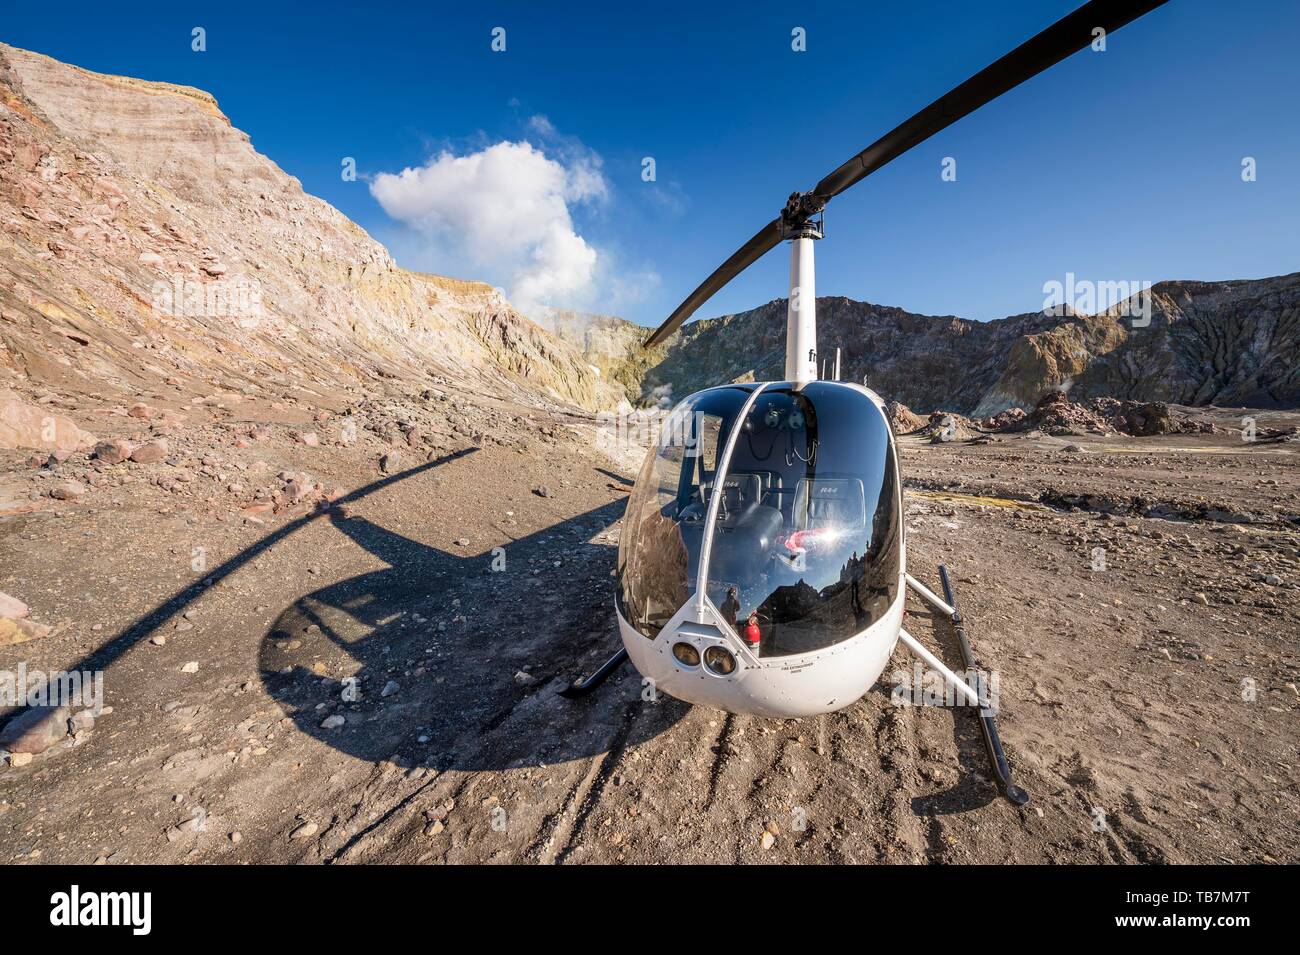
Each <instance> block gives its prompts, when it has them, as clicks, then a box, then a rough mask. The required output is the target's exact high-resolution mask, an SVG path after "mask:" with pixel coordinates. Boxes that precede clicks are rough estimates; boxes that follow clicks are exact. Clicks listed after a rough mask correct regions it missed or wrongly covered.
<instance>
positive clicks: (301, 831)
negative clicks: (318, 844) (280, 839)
mask: <svg viewBox="0 0 1300 955" xmlns="http://www.w3.org/2000/svg"><path fill="white" fill-rule="evenodd" d="M318 829H320V826H318V825H316V823H314V822H304V823H303V824H302V825H301V826H299V827H298V828H296V829H294V830H293V832H291V833H289V838H290V839H310V838H311V837H312V836H314V835H316V832H317V830H318Z"/></svg>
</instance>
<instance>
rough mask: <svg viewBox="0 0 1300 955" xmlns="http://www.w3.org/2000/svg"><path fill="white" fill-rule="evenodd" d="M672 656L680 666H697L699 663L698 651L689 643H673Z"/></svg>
mask: <svg viewBox="0 0 1300 955" xmlns="http://www.w3.org/2000/svg"><path fill="white" fill-rule="evenodd" d="M673 656H675V657H676V658H677V662H678V663H680V664H682V666H688V667H697V666H699V665H700V651H699V650H696V649H695V647H693V646H691V645H690V644H689V643H674V644H673Z"/></svg>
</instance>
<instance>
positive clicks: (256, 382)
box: [0, 44, 616, 408]
mask: <svg viewBox="0 0 1300 955" xmlns="http://www.w3.org/2000/svg"><path fill="white" fill-rule="evenodd" d="M430 376H434V377H439V376H441V377H445V378H448V379H452V380H455V381H457V382H458V383H463V384H464V385H465V386H467V387H470V388H479V389H486V390H488V391H492V392H496V393H502V394H508V395H511V396H513V397H523V398H526V399H527V400H530V401H542V402H546V401H556V402H561V403H567V404H577V405H581V406H585V407H587V408H598V407H604V406H608V405H609V404H610V403H611V401H612V400H616V399H613V398H612V395H613V390H612V389H611V388H609V387H608V386H607V385H605V384H604V383H603V382H602V381H601V379H600V376H599V375H598V374H597V373H596V372H595V371H593V369H592V368H591V367H589V365H588V363H587V362H586V361H585V360H583V359H582V357H581V356H580V355H579V354H578V353H577V351H576V350H574V349H573V348H571V347H569V346H568V345H566V344H564V343H562V342H559V341H557V340H556V339H555V338H553V337H552V336H550V335H548V334H547V333H546V332H545V331H543V330H542V329H540V328H538V327H537V326H536V325H535V324H533V323H532V322H531V321H529V320H528V319H526V318H524V317H523V316H522V315H520V314H519V313H517V312H516V311H515V310H514V309H513V308H512V307H511V306H510V304H509V302H507V301H506V300H505V299H504V298H503V297H502V296H501V295H500V294H499V293H498V292H496V291H494V290H493V289H492V288H490V287H489V286H487V285H485V284H482V283H477V282H465V281H458V280H454V279H446V278H441V277H437V276H431V275H422V274H417V273H413V272H409V271H406V270H403V269H401V268H399V267H397V265H396V264H395V263H394V262H393V260H392V259H391V258H390V257H389V255H388V253H387V252H386V251H385V249H384V248H383V247H382V246H381V245H379V243H377V242H375V241H374V240H372V239H371V238H370V237H369V236H368V235H367V234H366V233H365V232H364V231H363V230H362V229H361V228H360V227H359V226H357V225H356V224H355V223H353V222H351V221H350V220H349V219H347V218H346V217H345V216H344V215H342V214H341V213H340V212H338V211H337V210H336V209H334V208H333V207H332V206H330V205H328V204H327V203H325V202H323V201H322V200H320V199H317V198H315V197H314V196H311V195H308V194H306V193H304V192H303V190H302V187H301V185H300V184H299V182H298V181H297V180H296V179H294V178H293V177H292V176H289V175H287V174H286V173H285V172H284V171H282V170H281V169H280V168H279V167H278V166H276V165H275V163H273V162H272V161H271V160H270V159H268V158H267V157H265V156H263V155H261V154H259V153H258V152H257V151H256V150H255V149H254V148H253V147H252V145H251V144H250V142H249V138H248V136H247V135H246V134H244V133H242V132H240V131H239V130H238V129H236V128H234V127H233V126H232V125H231V123H230V120H228V119H227V118H226V117H225V116H224V115H223V114H222V112H221V111H220V109H219V108H218V107H217V103H216V101H215V100H214V99H213V98H212V97H211V96H209V95H208V94H207V93H204V92H202V91H200V90H196V89H190V88H187V87H181V86H174V85H169V84H165V83H153V82H145V81H141V80H134V79H125V78H122V77H114V76H104V75H100V74H96V73H91V72H88V71H86V70H82V69H78V68H76V67H73V66H68V65H65V64H63V63H59V62H57V61H55V60H52V59H50V58H48V57H45V56H41V55H39V54H35V53H30V52H26V51H23V50H19V49H15V48H13V47H10V46H6V45H4V44H0V385H9V386H13V387H20V386H41V387H46V388H51V389H55V390H59V391H67V392H71V393H77V392H81V393H94V394H119V395H129V394H134V393H137V392H139V391H141V390H142V389H145V388H150V387H156V386H157V384H158V383H159V382H160V381H161V380H165V379H173V380H178V381H183V382H185V383H186V384H187V385H193V386H194V387H196V388H200V387H202V388H209V389H211V388H216V389H220V390H226V391H234V392H243V393H255V392H261V391H263V390H271V391H275V390H279V391H282V392H289V391H293V390H302V391H307V392H310V391H312V390H313V389H315V388H319V387H323V386H325V385H326V384H328V385H329V386H330V387H332V388H336V389H338V388H341V389H343V390H344V391H359V390H363V389H364V388H365V387H368V385H369V384H373V383H374V382H376V381H379V380H382V379H389V380H391V379H411V380H413V381H417V380H427V379H428V378H429V377H430Z"/></svg>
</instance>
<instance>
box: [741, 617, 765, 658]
mask: <svg viewBox="0 0 1300 955" xmlns="http://www.w3.org/2000/svg"><path fill="white" fill-rule="evenodd" d="M762 639H763V635H762V633H760V632H759V629H758V614H756V613H751V614H750V615H749V622H748V623H746V624H745V642H746V643H748V644H749V649H751V650H755V651H756V650H758V645H759V643H760V642H761V641H762Z"/></svg>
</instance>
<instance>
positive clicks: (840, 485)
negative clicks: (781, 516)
mask: <svg viewBox="0 0 1300 955" xmlns="http://www.w3.org/2000/svg"><path fill="white" fill-rule="evenodd" d="M794 513H795V523H796V526H797V527H799V528H800V529H811V528H818V527H836V528H856V527H864V526H865V525H866V502H865V496H864V494H863V490H862V479H861V478H823V477H819V478H802V479H800V481H799V483H798V484H797V485H796V486H795V494H794Z"/></svg>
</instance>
